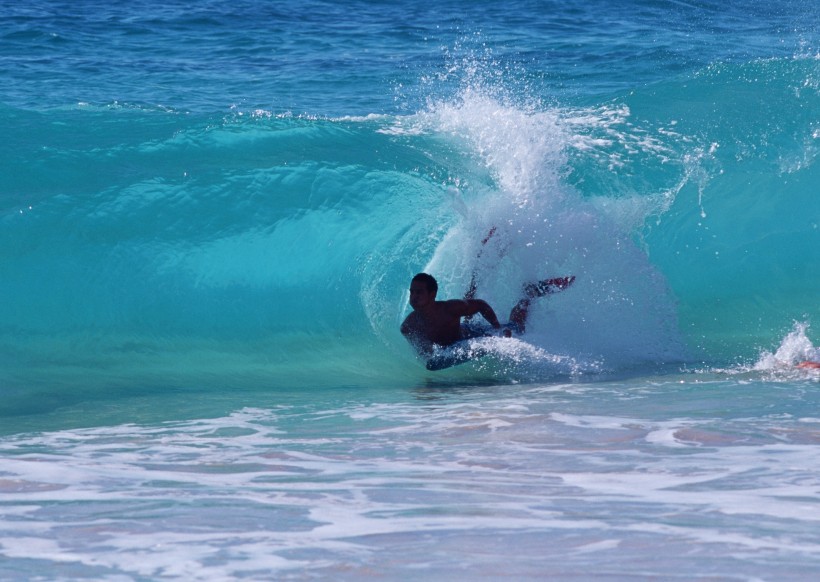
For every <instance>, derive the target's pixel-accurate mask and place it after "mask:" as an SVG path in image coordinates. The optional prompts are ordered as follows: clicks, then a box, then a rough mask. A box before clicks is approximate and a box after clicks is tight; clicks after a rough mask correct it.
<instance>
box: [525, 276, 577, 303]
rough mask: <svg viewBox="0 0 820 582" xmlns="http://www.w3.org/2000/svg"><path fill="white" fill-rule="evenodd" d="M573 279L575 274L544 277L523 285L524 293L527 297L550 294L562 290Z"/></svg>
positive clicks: (570, 283)
mask: <svg viewBox="0 0 820 582" xmlns="http://www.w3.org/2000/svg"><path fill="white" fill-rule="evenodd" d="M573 281H575V275H570V276H569V277H556V278H554V279H544V280H543V281H536V282H534V283H527V284H526V285H524V295H526V296H527V297H529V298H533V297H543V296H544V295H551V294H552V293H558V292H559V291H563V290H564V289H566V288H567V287H569V286H570V285H572V283H573Z"/></svg>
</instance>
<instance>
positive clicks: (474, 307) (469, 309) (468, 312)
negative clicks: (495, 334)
mask: <svg viewBox="0 0 820 582" xmlns="http://www.w3.org/2000/svg"><path fill="white" fill-rule="evenodd" d="M447 303H448V308H449V309H450V310H451V313H453V314H454V315H458V316H459V317H470V316H472V315H475V314H476V313H480V314H481V317H483V318H484V319H486V320H487V323H489V324H490V325H491V326H493V327H494V328H495V329H499V328H501V322H499V321H498V316H497V315H496V314H495V311H493V308H492V307H490V304H489V303H487V302H486V301H484V300H483V299H464V300H457V299H454V300H452V301H448V302H447Z"/></svg>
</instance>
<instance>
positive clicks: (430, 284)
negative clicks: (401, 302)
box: [410, 273, 438, 309]
mask: <svg viewBox="0 0 820 582" xmlns="http://www.w3.org/2000/svg"><path fill="white" fill-rule="evenodd" d="M436 293H438V282H437V281H436V279H435V278H434V277H433V276H432V275H428V274H427V273H419V274H418V275H416V276H415V277H413V280H412V281H411V282H410V307H412V308H413V309H418V308H420V307H425V306H426V305H428V304H429V303H432V302H434V301H435V300H436Z"/></svg>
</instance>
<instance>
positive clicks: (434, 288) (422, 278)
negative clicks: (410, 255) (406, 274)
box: [412, 273, 438, 294]
mask: <svg viewBox="0 0 820 582" xmlns="http://www.w3.org/2000/svg"><path fill="white" fill-rule="evenodd" d="M415 281H419V282H421V283H424V285H425V286H426V287H427V291H428V292H429V293H434V294H435V293H438V281H436V278H435V277H433V276H432V275H428V274H427V273H419V274H418V275H416V276H415V277H413V281H412V282H415Z"/></svg>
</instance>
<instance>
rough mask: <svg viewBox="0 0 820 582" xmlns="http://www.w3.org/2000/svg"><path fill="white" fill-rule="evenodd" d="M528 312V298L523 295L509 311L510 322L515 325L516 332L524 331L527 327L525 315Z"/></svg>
mask: <svg viewBox="0 0 820 582" xmlns="http://www.w3.org/2000/svg"><path fill="white" fill-rule="evenodd" d="M529 314H530V298H529V297H524V298H523V299H521V300H520V301H519V302H518V303H516V304H515V307H513V308H512V311H510V323H511V324H513V325H515V326H516V327H517V328H518V329H517V330H516V331H518V333H524V332H525V331H526V329H527V316H528V315H529Z"/></svg>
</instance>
